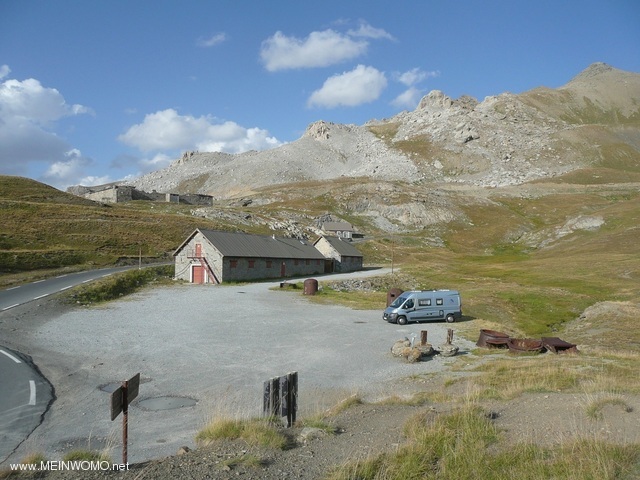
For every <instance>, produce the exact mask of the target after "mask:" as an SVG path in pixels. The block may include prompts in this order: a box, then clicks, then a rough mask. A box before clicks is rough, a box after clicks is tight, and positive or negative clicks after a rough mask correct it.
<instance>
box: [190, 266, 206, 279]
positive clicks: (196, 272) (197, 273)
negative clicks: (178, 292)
mask: <svg viewBox="0 0 640 480" xmlns="http://www.w3.org/2000/svg"><path fill="white" fill-rule="evenodd" d="M192 273H193V277H192V278H193V280H192V281H193V283H204V267H203V266H202V265H193V272H192Z"/></svg>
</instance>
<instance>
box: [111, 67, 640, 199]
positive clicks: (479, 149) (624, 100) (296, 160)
mask: <svg viewBox="0 0 640 480" xmlns="http://www.w3.org/2000/svg"><path fill="white" fill-rule="evenodd" d="M603 145H604V146H603ZM605 148H606V149H608V151H607V152H603V150H604V149H605ZM611 150H613V151H611ZM606 155H613V156H616V155H617V156H620V155H622V156H626V157H629V158H630V159H631V160H630V161H628V162H627V163H628V164H630V165H631V166H632V167H633V168H634V169H635V168H636V167H638V168H637V169H636V170H635V171H640V74H637V73H632V72H626V71H623V70H619V69H616V68H614V67H611V66H609V65H607V64H604V63H594V64H592V65H590V66H589V67H588V68H586V69H585V70H583V71H582V72H580V73H579V74H578V75H576V76H575V77H573V78H572V79H571V80H570V81H569V82H567V83H566V84H565V85H563V86H561V87H559V88H557V89H551V88H548V87H537V88H534V89H532V90H529V91H526V92H523V93H521V94H513V93H509V92H506V93H501V94H499V95H495V96H488V97H486V98H485V99H484V100H482V101H481V102H480V101H478V100H477V99H475V98H473V97H470V96H466V95H465V96H462V97H460V98H458V99H452V98H450V97H449V96H447V95H446V94H445V93H443V92H441V91H438V90H434V91H431V92H429V93H428V94H427V95H425V96H424V97H423V98H422V100H421V101H420V103H419V105H418V107H416V109H415V110H413V111H404V112H400V113H398V114H397V115H394V116H393V117H390V118H388V119H383V120H370V121H369V122H367V123H365V124H364V125H362V126H358V125H352V124H349V125H348V124H336V123H333V122H328V121H324V120H320V121H317V122H314V123H312V124H310V125H309V126H308V127H307V129H306V131H305V132H304V134H303V135H302V136H301V137H300V138H299V139H298V140H295V141H293V142H290V143H287V144H285V145H282V146H280V147H277V148H274V149H271V150H264V151H260V152H256V151H249V152H245V153H241V154H226V153H218V152H188V153H185V154H184V155H183V157H182V158H181V159H178V160H176V161H174V162H173V163H172V164H171V165H170V166H168V167H166V168H164V169H162V170H158V171H155V172H151V173H149V174H147V175H144V176H141V177H139V178H136V179H133V180H130V181H127V182H118V183H120V184H127V185H132V186H134V187H136V188H139V189H142V190H146V191H151V190H157V191H161V192H172V193H179V194H180V193H183V194H184V193H202V194H208V195H212V196H214V197H215V198H220V199H223V198H235V197H241V196H246V195H251V194H252V193H253V192H255V191H257V190H260V189H262V188H265V187H271V186H274V185H285V184H295V183H297V182H305V181H331V180H335V179H338V178H344V177H348V178H362V179H363V180H365V181H369V180H371V181H392V182H393V181H403V182H408V183H409V184H418V185H420V184H425V183H433V182H436V183H447V184H463V185H470V186H476V187H499V186H510V185H520V184H523V183H526V182H529V181H533V180H540V179H545V178H546V179H549V178H554V177H558V176H562V175H564V174H567V173H570V172H573V171H575V170H579V169H581V168H585V167H590V166H594V165H598V164H600V163H602V162H603V157H606ZM604 160H606V158H604Z"/></svg>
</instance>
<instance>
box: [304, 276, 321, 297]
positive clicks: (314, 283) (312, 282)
mask: <svg viewBox="0 0 640 480" xmlns="http://www.w3.org/2000/svg"><path fill="white" fill-rule="evenodd" d="M317 292H318V280H316V279H315V278H308V279H306V280H305V281H304V294H305V295H315V294H316V293H317Z"/></svg>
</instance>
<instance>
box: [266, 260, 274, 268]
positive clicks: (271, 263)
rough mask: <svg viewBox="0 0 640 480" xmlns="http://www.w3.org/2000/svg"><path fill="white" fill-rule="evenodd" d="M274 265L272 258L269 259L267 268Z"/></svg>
mask: <svg viewBox="0 0 640 480" xmlns="http://www.w3.org/2000/svg"><path fill="white" fill-rule="evenodd" d="M271 267H273V262H272V261H271V260H267V268H271Z"/></svg>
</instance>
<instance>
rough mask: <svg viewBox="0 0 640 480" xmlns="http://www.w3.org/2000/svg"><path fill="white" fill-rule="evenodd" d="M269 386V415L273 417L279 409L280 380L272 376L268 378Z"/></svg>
mask: <svg viewBox="0 0 640 480" xmlns="http://www.w3.org/2000/svg"><path fill="white" fill-rule="evenodd" d="M269 382H270V383H271V388H270V391H269V407H270V408H269V415H270V416H272V417H275V416H277V415H278V410H280V382H279V381H278V378H277V377H276V378H272V379H271V380H269Z"/></svg>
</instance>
